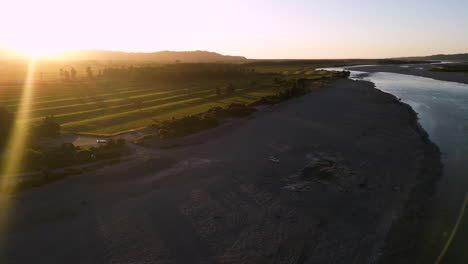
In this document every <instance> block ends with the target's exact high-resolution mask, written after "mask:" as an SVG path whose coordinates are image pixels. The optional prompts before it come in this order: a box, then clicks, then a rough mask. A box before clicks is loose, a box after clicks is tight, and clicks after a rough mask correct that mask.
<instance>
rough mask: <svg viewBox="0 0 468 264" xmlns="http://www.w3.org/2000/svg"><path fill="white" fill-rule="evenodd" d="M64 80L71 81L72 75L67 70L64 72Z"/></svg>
mask: <svg viewBox="0 0 468 264" xmlns="http://www.w3.org/2000/svg"><path fill="white" fill-rule="evenodd" d="M63 80H64V81H66V82H68V81H70V73H69V72H68V71H67V70H65V71H64V72H63Z"/></svg>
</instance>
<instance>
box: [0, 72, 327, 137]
mask: <svg viewBox="0 0 468 264" xmlns="http://www.w3.org/2000/svg"><path fill="white" fill-rule="evenodd" d="M206 65H208V66H206ZM157 67H163V66H151V67H149V68H148V67H146V68H145V69H155V68H157ZM200 67H201V68H203V67H205V68H209V71H212V69H211V68H219V67H221V68H222V67H225V66H223V65H217V64H213V65H211V66H210V64H200V65H197V64H180V65H178V66H177V65H176V66H173V67H168V68H167V69H169V70H167V69H166V68H164V69H165V70H162V71H163V73H161V74H159V75H158V76H156V77H155V78H153V77H151V79H148V78H146V79H145V78H142V77H141V76H143V75H141V74H140V75H138V76H137V77H135V74H133V75H131V76H130V75H128V76H126V75H125V74H126V73H128V72H129V70H128V68H125V66H121V67H120V68H118V69H119V71H118V73H116V74H114V75H112V74H108V75H107V76H104V77H102V78H96V79H93V80H86V79H84V78H81V79H79V80H78V81H75V82H63V81H60V80H58V78H59V77H58V68H54V67H48V68H47V70H48V71H49V72H46V74H45V76H46V77H47V78H46V80H45V81H41V80H37V79H38V78H39V77H37V78H36V81H35V85H34V91H33V100H32V103H31V105H30V106H29V111H30V115H29V116H30V119H28V120H20V121H21V122H29V123H31V122H37V121H39V120H41V119H42V118H43V117H44V116H46V115H54V117H55V119H56V121H57V122H58V123H60V124H61V126H62V130H63V131H64V132H87V133H99V134H112V133H117V132H121V131H126V130H130V129H135V128H140V127H145V126H148V125H150V124H152V123H154V122H157V121H162V120H166V119H171V118H178V117H182V116H186V115H191V114H196V113H200V112H204V111H206V110H208V109H209V108H211V107H213V106H226V105H229V104H231V103H251V102H253V101H256V100H258V99H259V98H261V97H263V96H268V95H273V94H276V93H277V92H278V91H280V90H281V87H280V86H278V85H276V84H275V82H274V80H275V78H304V77H305V78H311V79H320V78H322V77H331V73H329V72H325V71H314V70H310V68H307V67H304V65H296V66H294V65H293V66H291V65H288V66H287V67H286V66H284V67H283V68H281V67H278V65H276V66H275V68H274V70H271V69H270V68H268V67H267V66H261V65H260V66H256V67H241V68H239V66H235V65H233V66H230V67H231V68H232V67H236V69H235V71H236V72H237V70H238V68H239V69H241V71H242V69H245V71H248V73H243V74H237V73H235V74H234V75H232V74H225V72H229V73H230V72H231V71H232V72H234V68H233V69H231V68H229V67H228V68H229V69H227V70H225V71H224V73H221V74H215V75H209V76H208V75H207V76H204V75H202V76H199V75H200V71H196V70H194V69H192V68H197V69H200ZM77 68H78V69H80V68H79V67H77ZM115 69H117V68H115ZM122 69H124V70H122ZM138 69H139V68H136V70H135V69H134V70H132V71H133V72H138ZM53 71H55V72H53ZM142 71H143V70H140V72H142ZM194 71H196V73H195V74H193V72H194ZM78 72H79V75H78V76H82V75H83V73H82V72H83V71H81V72H80V71H79V70H78ZM114 72H115V71H114ZM168 72H169V73H168ZM171 72H172V73H174V72H177V73H178V74H184V73H185V74H186V75H185V76H180V75H178V76H175V75H174V76H172V75H171V74H170V73H171ZM197 74H198V75H197ZM36 76H38V73H36ZM144 76H149V75H148V74H146V75H144ZM151 76H152V75H151ZM167 76H171V78H163V77H167ZM187 76H188V77H187ZM182 77H183V78H182ZM0 85H1V86H0V93H1V94H0V105H3V106H6V107H7V108H8V109H9V110H10V111H12V112H15V110H16V109H17V108H18V106H19V104H20V101H21V100H20V99H21V91H22V89H23V83H21V82H17V83H14V82H13V83H12V82H10V83H2V84H0ZM228 85H231V86H232V87H233V88H234V89H235V90H234V92H233V93H229V94H227V93H223V92H221V94H219V93H216V90H217V89H220V90H221V91H223V89H225V87H227V86H228Z"/></svg>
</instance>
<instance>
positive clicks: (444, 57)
mask: <svg viewBox="0 0 468 264" xmlns="http://www.w3.org/2000/svg"><path fill="white" fill-rule="evenodd" d="M396 59H404V60H438V61H468V53H459V54H437V55H431V56H421V57H404V58H396Z"/></svg>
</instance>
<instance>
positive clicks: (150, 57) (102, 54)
mask: <svg viewBox="0 0 468 264" xmlns="http://www.w3.org/2000/svg"><path fill="white" fill-rule="evenodd" d="M26 58H29V56H28V55H27V54H25V53H22V52H19V51H17V50H14V49H12V48H9V47H2V46H0V59H3V60H11V59H26ZM41 58H42V59H46V60H117V61H148V62H175V61H180V62H217V61H219V62H221V61H244V60H247V59H246V58H245V57H242V56H229V55H222V54H219V53H215V52H210V51H202V50H196V51H157V52H123V51H108V50H74V51H66V52H62V53H58V54H55V55H50V56H41Z"/></svg>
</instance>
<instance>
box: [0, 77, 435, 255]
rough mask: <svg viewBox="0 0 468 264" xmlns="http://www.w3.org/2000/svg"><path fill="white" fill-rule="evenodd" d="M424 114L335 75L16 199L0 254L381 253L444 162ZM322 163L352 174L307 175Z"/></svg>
mask: <svg viewBox="0 0 468 264" xmlns="http://www.w3.org/2000/svg"><path fill="white" fill-rule="evenodd" d="M415 122H416V119H415V114H414V113H413V112H412V111H411V110H410V108H409V107H408V106H406V105H404V104H401V103H399V102H398V101H397V100H396V99H395V97H393V96H392V95H389V94H386V93H383V92H381V91H379V90H377V89H375V88H374V86H373V84H372V83H369V82H362V81H352V80H349V79H342V80H338V81H335V82H334V83H333V85H332V86H331V87H328V88H326V89H322V90H319V91H315V92H313V93H311V94H308V95H306V96H303V97H301V98H298V99H295V100H291V101H288V102H285V103H282V104H280V105H276V106H273V107H271V109H269V110H268V111H260V112H258V113H255V115H254V116H253V118H250V119H245V120H242V121H240V122H238V123H239V126H236V127H232V126H227V127H228V129H226V127H220V128H219V130H217V131H218V132H219V133H212V134H210V135H212V137H211V138H209V139H208V140H207V141H206V142H197V144H190V145H188V146H185V147H174V148H168V149H151V148H146V149H144V150H142V151H141V153H140V154H139V155H138V156H137V158H135V159H134V160H132V161H129V162H125V163H121V164H118V165H116V166H113V167H108V168H104V169H102V170H99V171H96V172H92V173H88V174H83V175H78V176H73V177H69V178H67V179H64V180H62V181H59V182H55V183H52V184H49V185H46V186H42V187H40V188H36V189H31V190H28V191H25V192H22V193H18V194H16V195H14V196H12V197H9V198H10V199H8V200H9V202H10V208H11V209H10V211H9V212H8V215H9V222H8V229H7V231H4V233H3V234H0V236H1V237H2V242H7V243H1V244H0V260H2V263H29V262H34V263H373V262H375V261H376V259H377V258H378V257H379V256H380V255H381V250H382V248H383V246H384V240H385V238H386V235H387V233H388V231H389V230H390V227H391V226H392V223H393V222H394V220H395V219H397V218H398V217H399V216H400V215H401V212H402V208H403V205H404V203H405V201H406V200H407V199H408V197H409V196H410V193H411V190H414V189H413V187H415V186H419V185H420V183H421V182H426V183H427V181H425V180H423V179H434V177H435V175H434V174H435V173H436V171H437V167H438V166H439V165H440V163H438V152H437V149H436V148H435V147H434V146H433V145H432V144H431V143H430V142H428V141H427V140H426V139H425V137H424V135H423V132H422V131H421V130H420V129H419V128H418V126H417V125H416V123H415ZM205 137H206V135H205ZM271 155H274V156H275V157H277V158H278V159H279V160H280V162H279V163H274V162H271V161H270V160H268V157H269V156H271ZM323 159H326V160H333V161H334V162H336V164H337V165H338V167H339V168H340V170H343V171H346V173H343V174H340V175H339V176H336V177H335V176H334V177H331V179H329V181H323V180H320V181H318V180H317V179H316V178H310V177H304V176H303V175H301V172H302V169H303V168H304V167H307V166H311V164H312V163H314V161H315V160H323ZM431 168H433V170H431ZM428 169H429V170H428ZM413 195H416V194H415V193H414V192H413ZM1 196H3V197H1ZM1 196H0V198H4V197H5V194H1ZM418 197H420V198H421V197H423V196H418ZM2 213H6V212H2ZM390 242H391V241H390ZM25 252H28V254H25Z"/></svg>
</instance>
